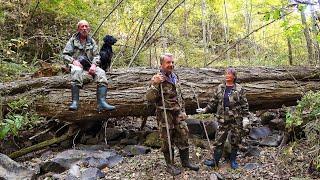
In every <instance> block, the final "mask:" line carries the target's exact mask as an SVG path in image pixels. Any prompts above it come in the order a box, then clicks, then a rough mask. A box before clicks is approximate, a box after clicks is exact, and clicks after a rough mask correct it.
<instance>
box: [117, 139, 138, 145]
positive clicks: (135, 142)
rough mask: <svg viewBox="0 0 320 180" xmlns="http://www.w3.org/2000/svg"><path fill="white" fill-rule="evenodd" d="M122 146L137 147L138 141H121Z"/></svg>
mask: <svg viewBox="0 0 320 180" xmlns="http://www.w3.org/2000/svg"><path fill="white" fill-rule="evenodd" d="M120 144H122V145H136V144H138V141H137V140H135V139H127V138H125V139H121V141H120Z"/></svg>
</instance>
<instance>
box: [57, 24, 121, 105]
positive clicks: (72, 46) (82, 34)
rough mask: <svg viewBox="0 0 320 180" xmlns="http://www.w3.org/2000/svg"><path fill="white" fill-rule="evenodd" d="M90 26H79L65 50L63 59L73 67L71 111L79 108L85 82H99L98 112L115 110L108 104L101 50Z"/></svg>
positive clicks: (106, 82)
mask: <svg viewBox="0 0 320 180" xmlns="http://www.w3.org/2000/svg"><path fill="white" fill-rule="evenodd" d="M89 32H90V26H89V23H88V22H87V21H86V20H81V21H79V22H78V24H77V32H76V33H75V34H74V35H73V36H72V37H71V38H70V39H69V41H68V42H67V45H66V47H65V48H64V50H63V59H64V60H65V61H66V62H67V63H69V65H70V66H71V92H72V103H71V105H70V106H69V109H70V110H73V111H75V110H78V108H79V89H80V88H81V87H82V86H83V82H84V81H85V80H91V79H94V81H95V82H97V84H98V85H97V101H98V111H102V110H114V109H115V107H114V106H112V105H110V104H108V103H107V102H106V93H107V85H108V81H107V76H106V73H105V71H104V70H103V69H101V68H100V67H98V65H99V63H100V56H99V49H98V46H97V44H96V42H95V41H94V39H92V37H90V36H89Z"/></svg>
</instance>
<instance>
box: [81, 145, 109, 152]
mask: <svg viewBox="0 0 320 180" xmlns="http://www.w3.org/2000/svg"><path fill="white" fill-rule="evenodd" d="M76 149H78V150H86V151H99V150H100V151H108V150H110V146H109V145H107V144H98V145H85V144H79V145H78V146H77V147H76Z"/></svg>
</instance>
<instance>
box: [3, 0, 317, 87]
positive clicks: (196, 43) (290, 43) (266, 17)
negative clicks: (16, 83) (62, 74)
mask: <svg viewBox="0 0 320 180" xmlns="http://www.w3.org/2000/svg"><path fill="white" fill-rule="evenodd" d="M1 4H2V5H1V8H0V23H1V26H2V31H1V32H0V34H1V36H0V49H1V50H0V64H1V66H0V79H1V81H8V80H12V79H14V78H17V77H19V76H21V74H23V73H26V72H30V73H32V72H34V71H36V70H37V69H38V68H39V67H41V64H42V63H43V62H48V63H53V64H55V63H58V64H63V62H62V59H61V51H62V50H63V48H64V46H65V43H66V42H67V40H68V39H69V38H70V37H71V35H72V34H73V33H75V31H76V23H77V22H78V21H79V20H81V19H86V20H88V21H89V22H90V24H91V28H92V31H91V33H92V34H93V33H94V32H95V31H96V30H98V31H97V32H96V33H95V35H94V38H95V39H96V40H97V41H98V43H99V45H100V46H101V44H102V39H103V37H104V36H105V35H106V34H110V35H113V36H114V37H116V38H117V39H118V42H117V43H116V46H114V52H115V56H114V59H113V65H112V66H113V67H129V66H151V67H157V66H158V57H159V55H160V54H161V53H163V52H171V53H173V54H174V56H175V57H176V59H177V60H178V61H177V65H178V66H184V67H207V66H239V65H241V66H286V65H316V64H319V62H320V61H319V44H318V42H319V40H320V35H319V25H318V24H319V19H318V14H319V8H320V5H319V3H318V1H311V0H310V1H300V0H299V1H298V0H291V1H283V0H264V1H261V0H240V1H239V0H182V1H176V0H172V1H169V0H163V1H155V0H146V1H141V0H140V1H139V0H126V1H114V0H93V1H89V0H42V1H39V0H11V1H3V0H2V2H1ZM118 4H119V6H117V8H116V9H115V10H114V11H112V10H113V7H115V6H116V5H118ZM111 12H112V14H111V15H110V16H108V15H109V14H110V13H111ZM107 16H108V18H106V19H105V17H107ZM99 26H101V27H100V28H99V29H98V27H99Z"/></svg>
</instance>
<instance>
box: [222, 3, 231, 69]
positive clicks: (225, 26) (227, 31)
mask: <svg viewBox="0 0 320 180" xmlns="http://www.w3.org/2000/svg"><path fill="white" fill-rule="evenodd" d="M223 9H224V18H225V25H224V34H225V39H224V40H225V44H226V47H229V19H228V13H227V3H226V0H224V1H223ZM226 59H227V60H228V62H229V63H230V64H231V61H230V53H229V51H227V52H226Z"/></svg>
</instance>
